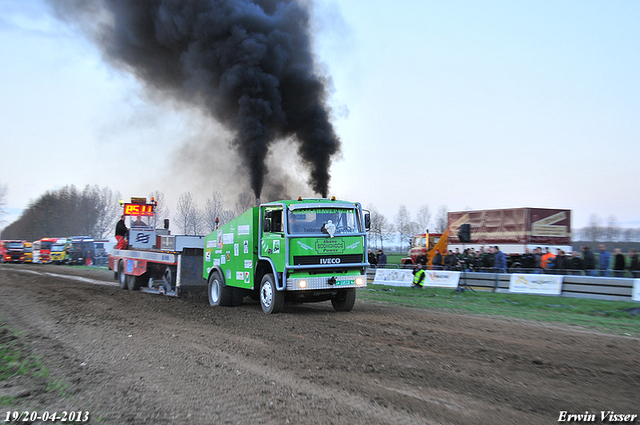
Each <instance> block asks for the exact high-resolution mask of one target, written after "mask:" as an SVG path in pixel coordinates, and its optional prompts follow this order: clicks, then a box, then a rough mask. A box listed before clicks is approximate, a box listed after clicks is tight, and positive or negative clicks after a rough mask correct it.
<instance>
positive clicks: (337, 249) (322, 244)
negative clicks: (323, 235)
mask: <svg viewBox="0 0 640 425" xmlns="http://www.w3.org/2000/svg"><path fill="white" fill-rule="evenodd" d="M316 252H317V253H318V254H339V253H341V252H344V241H343V240H342V239H318V240H317V241H316Z"/></svg>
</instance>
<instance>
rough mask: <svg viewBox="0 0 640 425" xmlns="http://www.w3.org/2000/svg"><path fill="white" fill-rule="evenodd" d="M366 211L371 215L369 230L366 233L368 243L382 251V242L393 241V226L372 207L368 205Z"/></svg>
mask: <svg viewBox="0 0 640 425" xmlns="http://www.w3.org/2000/svg"><path fill="white" fill-rule="evenodd" d="M367 209H368V210H369V212H370V214H371V228H370V229H369V231H368V234H369V240H370V243H371V242H373V243H372V245H373V246H375V247H379V248H381V249H384V242H385V241H391V240H393V230H394V229H393V224H391V223H389V220H387V218H386V217H385V216H384V215H383V214H381V213H380V212H379V211H378V210H377V209H376V207H374V206H373V205H369V207H368V208H367ZM378 243H379V245H378Z"/></svg>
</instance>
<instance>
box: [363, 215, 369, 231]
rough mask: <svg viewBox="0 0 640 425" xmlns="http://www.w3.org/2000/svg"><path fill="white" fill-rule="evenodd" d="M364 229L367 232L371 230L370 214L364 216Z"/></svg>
mask: <svg viewBox="0 0 640 425" xmlns="http://www.w3.org/2000/svg"><path fill="white" fill-rule="evenodd" d="M364 228H365V229H367V230H369V229H371V214H369V213H366V214H365V215H364Z"/></svg>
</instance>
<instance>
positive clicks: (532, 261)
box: [520, 248, 536, 273]
mask: <svg viewBox="0 0 640 425" xmlns="http://www.w3.org/2000/svg"><path fill="white" fill-rule="evenodd" d="M520 264H522V269H523V271H524V272H525V273H533V269H534V268H535V265H536V257H535V256H534V255H533V254H532V253H531V251H529V248H525V249H524V254H522V257H520Z"/></svg>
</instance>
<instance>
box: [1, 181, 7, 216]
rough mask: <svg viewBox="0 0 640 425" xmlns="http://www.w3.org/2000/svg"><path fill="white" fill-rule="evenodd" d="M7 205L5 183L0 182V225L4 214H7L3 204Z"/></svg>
mask: <svg viewBox="0 0 640 425" xmlns="http://www.w3.org/2000/svg"><path fill="white" fill-rule="evenodd" d="M6 205H7V185H6V184H0V225H1V224H2V223H4V216H5V215H7V210H6V209H5V206H6Z"/></svg>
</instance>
